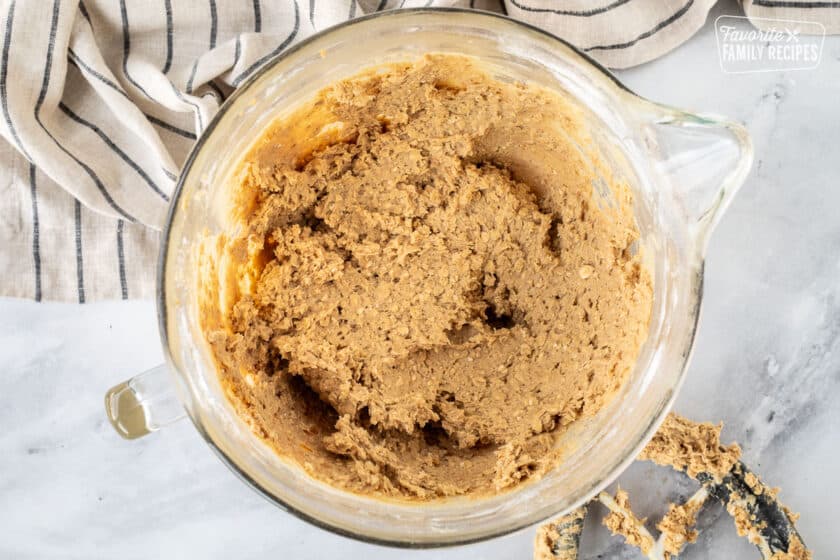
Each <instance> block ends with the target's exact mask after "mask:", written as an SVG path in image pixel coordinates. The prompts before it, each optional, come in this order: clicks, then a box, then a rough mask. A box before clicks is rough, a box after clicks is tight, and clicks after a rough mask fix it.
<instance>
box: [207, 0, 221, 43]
mask: <svg viewBox="0 0 840 560" xmlns="http://www.w3.org/2000/svg"><path fill="white" fill-rule="evenodd" d="M209 2H210V50H213V49H215V48H216V33H218V29H219V17H218V14H217V13H216V0H209Z"/></svg>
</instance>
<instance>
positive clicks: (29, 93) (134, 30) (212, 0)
mask: <svg viewBox="0 0 840 560" xmlns="http://www.w3.org/2000/svg"><path fill="white" fill-rule="evenodd" d="M793 3H794V2H775V1H773V2H771V1H770V0H746V7H747V8H748V10H758V12H756V13H761V14H764V13H765V10H769V9H774V8H772V7H770V6H769V5H770V4H785V5H788V4H793ZM713 4H714V0H674V1H663V0H601V1H599V2H592V1H591V0H562V1H560V0H556V1H555V0H504V3H500V0H461V1H455V0H272V1H267V0H237V1H234V0H177V1H174V0H157V1H155V2H149V1H145V0H84V1H83V2H78V1H76V0H72V1H71V0H4V1H2V2H0V33H2V46H1V48H2V51H0V54H1V55H2V58H0V113H2V119H0V121H2V124H1V125H0V131H2V136H3V139H2V140H0V174H2V175H0V194H2V199H1V200H2V202H0V270H2V274H0V295H3V296H14V297H24V298H32V299H35V300H42V299H49V300H60V301H76V302H80V303H83V302H86V301H92V300H98V299H113V298H122V299H127V298H146V297H151V296H152V294H153V291H154V281H155V266H156V256H157V249H158V243H159V230H160V228H161V227H162V225H163V221H164V219H165V215H166V210H167V206H168V202H169V198H170V196H171V194H172V192H173V189H174V186H175V183H176V181H177V177H178V172H179V169H180V166H181V165H182V163H183V161H184V159H185V157H186V155H187V153H188V151H189V149H190V147H191V146H192V145H193V143H194V142H195V140H196V138H197V137H198V136H199V135H200V134H201V133H202V131H203V130H204V128H205V127H206V126H207V124H208V122H209V121H210V120H211V119H212V118H213V116H214V114H215V113H216V112H217V110H218V108H219V106H220V105H221V103H222V102H223V101H224V99H225V98H226V97H227V96H228V95H229V94H230V92H231V91H233V89H235V88H236V87H237V86H238V85H239V84H241V83H242V82H243V81H244V80H245V79H246V78H247V77H248V76H249V75H250V74H251V73H253V72H254V71H255V70H256V69H257V68H259V67H260V65H261V64H263V63H264V62H265V61H266V60H267V59H268V58H270V57H271V56H273V55H274V54H276V53H279V52H281V51H283V50H284V49H286V48H287V47H289V46H290V45H292V44H294V43H295V42H297V41H300V40H301V39H303V38H305V37H307V36H309V35H311V34H313V33H315V32H317V31H320V30H322V29H326V28H327V27H330V26H332V25H335V24H337V23H339V22H341V21H344V20H346V19H348V18H353V17H356V16H358V15H361V14H364V13H369V12H372V11H378V10H385V9H396V8H407V7H418V6H429V5H431V6H453V5H457V6H463V7H470V8H476V9H488V10H495V11H506V12H507V13H508V14H509V15H510V16H511V17H514V18H518V19H521V20H524V21H527V22H529V23H531V24H533V25H537V26H540V27H543V28H545V29H547V30H549V31H551V32H553V33H555V34H557V35H559V36H560V37H563V38H564V39H566V40H568V41H570V42H572V43H573V44H575V45H577V46H578V47H580V48H582V49H584V50H585V51H586V52H588V53H589V54H590V55H592V56H593V57H595V58H596V59H598V60H600V61H601V62H603V63H604V64H606V65H607V66H611V67H616V68H623V67H627V66H632V65H635V64H640V63H642V62H646V61H648V60H651V59H653V58H656V57H658V56H661V55H662V54H664V53H665V52H667V51H669V50H671V49H673V48H675V47H676V46H677V45H679V44H680V43H682V42H683V41H685V40H686V39H688V38H689V37H690V36H691V35H692V34H694V33H695V32H696V31H697V30H698V29H699V28H700V27H701V26H702V25H703V23H704V22H705V19H706V16H707V14H708V11H709V9H710V8H711V6H712V5H713ZM804 4H807V5H811V4H814V2H806V3H804ZM804 4H803V5H804ZM835 4H836V3H835ZM784 9H789V8H784ZM802 9H805V8H802ZM814 11H817V10H814ZM829 11H830V12H832V14H833V13H836V12H835V11H834V10H823V12H824V13H827V12H829ZM748 13H749V12H748ZM832 17H834V16H832Z"/></svg>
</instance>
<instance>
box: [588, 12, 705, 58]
mask: <svg viewBox="0 0 840 560" xmlns="http://www.w3.org/2000/svg"><path fill="white" fill-rule="evenodd" d="M692 4H694V0H688V2H686V3H685V5H684V6H683V7H682V8H680V9H679V10H677V11H676V12H674V13H673V14H672V15H670V16H668V17H667V18H665V19H663V20H662V21H660V22H659V23H657V24H656V25H655V26H654V27H653V28H651V29H649V30H647V31H645V32H644V33H642V34H641V35H639V36H637V37H636V38H634V39H631V40H629V41H627V42H624V43H615V44H612V45H596V46H594V47H588V48H585V49H583V50H584V51H586V52H590V51H609V50H616V49H626V48H627V47H632V46H633V45H635V44H636V43H638V42H639V41H641V40H642V39H647V38H648V37H650V36H652V35H655V34H656V33H657V32H658V31H659V30H660V29H663V28H665V27H668V26H669V25H671V24H672V23H674V22H675V21H677V20H678V19H680V18H681V17H682V16H684V15H685V14H686V12H688V10H689V8H691V6H692Z"/></svg>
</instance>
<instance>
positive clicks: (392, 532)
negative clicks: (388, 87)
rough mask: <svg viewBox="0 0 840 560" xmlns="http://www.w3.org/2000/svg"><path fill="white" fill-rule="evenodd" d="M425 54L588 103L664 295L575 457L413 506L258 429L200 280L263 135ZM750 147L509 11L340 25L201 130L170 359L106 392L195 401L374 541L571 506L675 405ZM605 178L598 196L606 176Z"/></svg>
mask: <svg viewBox="0 0 840 560" xmlns="http://www.w3.org/2000/svg"><path fill="white" fill-rule="evenodd" d="M428 52H438V53H452V54H460V55H469V56H472V57H475V58H477V59H478V60H479V61H480V63H481V64H482V66H484V68H485V69H486V70H487V71H489V72H490V73H491V74H492V75H494V76H495V77H497V78H499V79H502V80H510V81H513V80H517V81H525V82H531V83H535V84H539V85H541V86H543V87H546V88H549V89H553V90H556V91H558V92H561V93H562V94H564V95H566V96H570V97H572V98H574V99H575V100H577V102H578V103H579V104H580V105H582V106H583V107H584V110H585V118H586V122H587V123H588V126H589V127H590V129H591V130H590V132H591V133H592V135H593V136H594V137H595V140H596V143H597V144H598V147H599V149H600V150H601V152H602V155H603V156H604V157H605V158H606V159H607V160H608V161H609V164H610V166H611V167H612V171H613V173H614V175H618V176H621V177H623V178H624V180H626V181H627V183H628V184H629V185H630V186H631V188H632V190H633V192H634V196H635V202H634V212H635V216H636V220H637V222H638V226H639V230H640V232H641V238H640V241H639V242H640V245H641V248H642V250H643V252H644V255H645V256H646V258H647V265H648V267H649V269H650V271H651V274H652V276H653V279H654V286H655V295H654V307H653V314H652V318H651V324H650V334H649V336H648V339H647V342H646V343H645V344H644V346H643V348H642V350H641V353H640V355H639V358H638V361H637V364H636V366H635V369H634V370H633V371H632V373H631V376H630V378H629V379H628V381H627V383H626V384H625V385H624V386H623V387H622V388H621V390H620V392H619V393H618V394H617V396H616V397H615V399H613V400H612V401H611V403H610V404H609V405H608V406H606V407H605V408H604V409H603V410H601V411H600V413H598V414H597V415H596V416H594V417H592V418H590V419H587V420H585V421H579V422H576V423H574V424H572V426H571V429H570V430H569V431H568V433H566V434H565V435H564V436H563V438H562V441H561V445H563V446H564V447H565V448H566V449H567V453H566V456H565V460H564V461H563V462H562V464H560V465H559V466H558V467H557V468H556V469H554V470H552V471H551V472H549V473H547V474H546V475H545V476H544V477H543V478H542V479H540V480H538V481H534V482H531V483H528V484H525V485H522V486H521V487H519V488H517V489H515V490H513V491H509V492H507V493H503V494H499V495H493V496H487V497H480V498H454V499H445V500H439V501H432V502H427V503H410V502H396V501H386V500H382V499H375V498H371V497H366V496H361V495H356V494H352V493H348V492H346V491H342V490H339V489H337V488H334V487H331V486H328V485H326V484H324V483H322V482H319V481H316V480H314V479H313V478H311V477H309V476H308V475H307V474H305V473H304V471H303V470H302V469H301V468H299V467H298V466H296V465H294V464H291V463H288V462H286V461H285V460H283V459H282V458H281V457H280V456H278V455H277V454H276V453H275V452H274V451H273V450H272V449H271V448H270V447H269V446H268V445H267V444H265V443H264V442H263V441H261V440H260V439H259V438H257V437H256V436H255V435H254V434H253V433H252V431H251V429H250V428H249V427H248V426H247V425H246V424H245V422H244V421H243V420H242V419H240V417H239V416H237V414H236V412H235V411H234V409H233V407H232V406H231V404H230V403H229V402H228V400H227V399H226V398H225V396H224V394H223V392H222V390H221V386H220V383H219V379H218V377H217V374H216V369H215V366H214V362H213V360H212V358H211V354H210V352H209V349H208V345H207V344H206V342H205V340H204V337H203V335H202V332H201V329H200V328H199V322H198V305H197V295H196V289H195V279H196V274H197V264H196V259H197V254H198V251H197V247H198V245H199V243H200V242H201V240H202V238H203V237H204V236H205V235H206V234H208V233H209V234H214V233H218V232H220V231H223V230H224V228H225V227H226V225H225V217H224V216H223V213H222V212H220V211H219V209H218V208H216V206H218V205H216V204H215V203H214V201H216V200H218V199H219V197H220V196H222V195H224V192H223V190H224V189H225V188H226V185H227V183H226V182H225V180H224V178H225V177H226V176H227V175H228V174H229V173H230V171H231V169H232V167H233V166H234V165H236V164H237V162H238V161H239V159H240V158H241V156H242V154H243V152H244V151H245V150H246V149H247V148H248V147H249V144H250V143H251V142H252V141H253V139H254V138H255V136H256V135H257V134H259V133H260V132H261V131H262V130H263V129H264V128H265V127H266V126H267V125H268V124H269V123H270V122H271V121H273V120H274V119H275V118H277V117H278V116H280V115H283V114H287V113H289V112H291V111H292V110H294V109H295V108H297V107H299V106H300V105H301V104H302V103H303V102H305V101H306V100H308V99H311V98H312V97H313V96H314V94H315V93H316V92H318V91H319V90H320V89H322V88H324V87H325V86H327V85H329V84H330V83H332V82H335V81H336V80H339V79H342V78H345V77H350V76H352V75H354V74H357V73H358V72H360V71H361V70H363V69H364V68H367V67H370V66H372V65H378V64H382V63H387V62H394V61H404V60H411V59H416V58H417V57H419V56H421V55H423V54H425V53H428ZM751 160H752V149H751V146H750V142H749V138H748V136H747V134H746V132H745V130H744V129H743V128H742V127H741V126H739V125H737V124H734V123H732V122H728V121H726V120H724V119H721V118H718V117H715V116H708V115H702V116H701V115H694V114H690V113H686V112H683V111H680V110H677V109H673V108H670V107H665V106H662V105H659V104H656V103H652V102H650V101H647V100H645V99H642V98H640V97H638V96H636V95H635V94H633V93H632V92H631V91H629V90H627V89H626V88H625V87H623V86H622V85H621V84H620V83H619V82H618V81H617V80H616V78H615V77H613V76H612V75H611V74H610V73H609V72H607V71H606V70H605V69H604V68H602V67H601V66H599V65H598V64H597V63H596V62H594V61H593V60H592V59H590V58H588V57H587V56H586V55H584V54H582V53H581V52H579V51H577V50H576V49H575V48H574V47H572V46H570V45H568V44H567V43H565V42H563V41H562V40H560V39H558V38H556V37H554V36H552V35H549V34H548V33H545V32H544V31H541V30H539V29H536V28H534V27H531V26H529V25H526V24H523V23H519V22H516V21H514V20H511V19H508V18H506V17H503V16H499V15H494V14H490V13H481V12H474V11H467V10H456V9H448V10H442V9H416V10H398V11H389V12H382V13H378V14H375V15H371V16H368V17H363V18H360V19H356V20H353V21H350V22H348V23H345V24H343V25H339V26H337V27H334V28H332V29H329V30H327V31H324V32H323V33H320V34H318V35H316V36H314V37H312V38H310V39H308V40H306V41H304V42H302V43H300V44H298V45H297V46H295V47H294V48H291V49H289V50H287V51H286V52H284V53H283V54H282V55H280V56H278V57H276V58H274V59H273V60H271V61H270V62H268V63H267V64H266V65H265V66H263V67H262V69H261V70H259V71H258V72H257V73H256V74H255V75H254V76H253V77H251V78H250V79H249V80H248V81H247V82H246V83H245V84H243V85H242V86H241V87H240V88H239V89H238V90H237V91H236V93H235V94H234V95H233V96H232V97H231V98H230V99H229V100H228V101H227V102H226V103H225V105H224V106H223V108H222V110H221V111H220V112H219V114H218V115H217V116H216V118H215V119H214V120H213V122H212V123H211V124H210V125H209V127H208V128H207V130H206V132H205V133H204V134H203V135H202V136H201V138H200V139H199V140H198V142H197V143H196V146H195V147H194V149H193V150H192V153H191V155H190V157H189V159H188V161H187V163H186V165H185V167H184V169H183V171H182V173H181V177H180V182H179V184H178V188H177V191H176V193H175V196H174V197H173V200H172V205H171V209H170V214H169V219H168V225H167V227H166V230H165V236H164V242H163V246H162V249H161V258H160V267H159V276H158V312H159V318H160V332H161V338H162V340H163V346H164V349H165V351H166V355H167V364H166V365H164V366H160V367H158V368H155V369H154V370H151V371H149V372H146V373H144V374H141V375H139V376H137V377H135V378H133V379H131V380H129V381H127V382H125V383H123V384H121V385H119V386H117V387H115V388H113V389H112V390H111V391H110V392H109V393H108V395H107V397H106V407H107V411H108V415H109V417H110V418H111V420H112V423H113V424H114V426H115V427H116V428H117V430H118V431H120V433H121V434H122V435H124V436H125V437H137V436H140V435H144V434H146V433H149V432H152V431H155V430H157V429H159V428H160V427H162V426H164V425H166V424H167V423H169V422H172V421H174V420H176V419H178V418H180V417H182V416H183V415H184V410H186V414H187V415H188V416H189V417H190V418H191V419H192V421H193V423H194V424H195V427H196V429H197V430H198V431H199V432H200V433H201V434H202V436H203V437H204V439H205V440H206V441H207V443H208V445H210V446H211V447H212V448H213V449H214V450H215V451H216V452H217V453H218V455H219V457H220V458H221V459H222V460H223V461H224V462H225V463H226V464H227V465H228V466H229V467H230V468H231V470H233V472H235V473H236V474H237V475H239V477H240V478H241V479H242V480H243V481H245V482H246V483H247V484H248V485H250V486H251V487H252V488H254V489H255V490H257V491H258V492H260V493H261V494H263V495H264V496H265V497H266V498H268V499H269V500H271V501H272V502H273V503H275V504H277V505H278V506H280V507H282V508H284V509H286V510H288V511H291V512H293V513H295V514H296V515H298V516H300V517H302V518H304V519H306V520H308V521H310V522H312V523H314V524H316V525H319V526H321V527H324V528H327V529H330V530H332V531H335V532H338V533H341V534H344V535H348V536H351V537H355V538H359V539H363V540H367V541H374V542H380V543H387V544H396V545H406V546H418V547H422V546H435V545H447V544H455V543H465V542H470V541H476V540H480V539H486V538H489V537H494V536H498V535H502V534H504V533H508V532H511V531H514V530H516V529H520V528H522V527H525V526H527V525H531V524H534V523H536V522H539V521H541V520H543V519H546V518H548V517H550V516H554V515H558V514H562V513H564V512H567V511H569V510H570V509H572V508H574V507H576V506H578V505H580V504H581V503H582V502H584V501H586V500H588V499H589V498H590V497H591V496H593V495H594V494H595V493H597V492H598V491H600V490H601V489H603V488H604V487H605V486H607V485H608V484H609V483H610V482H612V481H613V480H614V479H615V478H616V477H617V476H618V475H619V473H621V472H622V471H623V470H624V469H625V468H626V467H627V466H628V465H629V464H630V462H632V461H633V459H634V457H636V455H637V454H638V453H639V451H640V450H641V448H642V447H643V446H644V444H645V443H646V442H647V441H648V439H649V438H650V437H651V436H652V435H653V433H654V432H655V431H656V429H657V427H658V426H659V423H660V422H661V421H662V420H663V418H664V416H665V414H666V413H667V412H668V409H669V407H670V406H671V404H672V402H673V401H674V398H675V396H676V394H677V391H678V389H679V387H680V385H681V383H682V380H683V376H684V374H685V370H686V365H687V363H688V359H689V355H690V353H691V347H692V342H693V340H694V333H695V330H696V327H697V321H698V316H699V311H700V300H701V294H702V284H703V255H704V252H705V247H706V241H707V239H708V236H709V233H710V232H711V230H712V228H713V227H714V225H715V224H716V222H717V220H718V218H719V217H720V215H721V212H722V211H723V210H724V209H725V208H726V206H727V204H728V203H729V201H730V199H731V198H732V196H733V194H734V193H735V191H736V190H737V189H738V187H739V186H740V185H741V183H742V182H743V180H744V178H745V176H746V174H747V172H748V170H749V167H750V164H751ZM595 186H596V189H594V190H595V191H596V192H600V191H601V190H602V189H603V185H595ZM601 194H603V195H605V196H607V197H608V196H609V193H601ZM173 381H174V388H175V389H176V391H174V392H173V391H172V388H173Z"/></svg>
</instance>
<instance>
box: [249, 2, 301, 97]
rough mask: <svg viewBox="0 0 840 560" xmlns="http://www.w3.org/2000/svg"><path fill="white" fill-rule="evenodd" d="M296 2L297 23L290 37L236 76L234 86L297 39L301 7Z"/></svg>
mask: <svg viewBox="0 0 840 560" xmlns="http://www.w3.org/2000/svg"><path fill="white" fill-rule="evenodd" d="M294 4H295V25H294V28H293V29H292V32H291V33H289V36H288V37H286V38H285V39H284V40H283V42H282V43H280V44H279V45H277V47H276V48H275V49H274V50H272V51H271V52H270V53H268V54H267V55H265V56H263V57H262V58H260V59H259V60H257V61H256V62H254V63H253V64H252V65H251V66H249V67H248V68H247V69H246V70H245V71H244V72H242V73H241V74H239V76H237V77H236V78H234V80H233V86H234V87H236V86H238V85H239V84H240V83H241V82H242V80H244V79H245V78H247V77H248V76H250V75H251V74H252V73H253V72H254V70H256V69H257V68H259V67H260V66H262V65H263V64H265V62H266V61H267V60H269V59H270V58H271V57H273V56H275V55H276V54H277V53H279V52H282V51H283V49H285V48H286V47H288V46H289V44H290V43H291V42H292V41H294V40H295V37H297V34H298V31H299V30H300V11H299V9H298V3H297V0H294Z"/></svg>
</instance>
